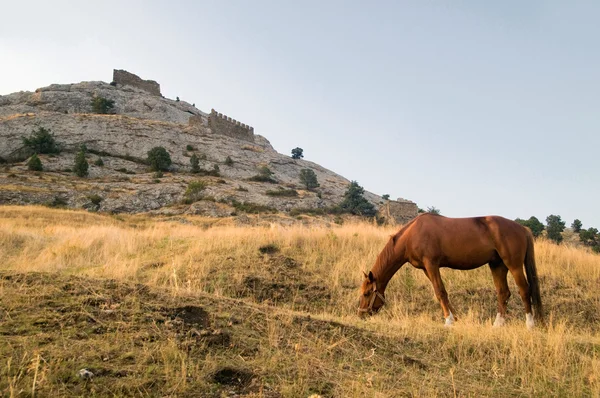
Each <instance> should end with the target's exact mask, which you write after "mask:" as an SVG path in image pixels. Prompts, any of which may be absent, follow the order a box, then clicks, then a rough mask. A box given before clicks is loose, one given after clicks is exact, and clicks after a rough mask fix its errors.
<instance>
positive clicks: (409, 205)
mask: <svg viewBox="0 0 600 398" xmlns="http://www.w3.org/2000/svg"><path fill="white" fill-rule="evenodd" d="M379 214H380V216H383V217H385V218H388V219H393V220H394V221H395V222H396V223H398V224H406V223H407V222H409V221H410V220H412V219H413V218H415V217H416V216H417V215H418V214H419V208H418V207H417V204H416V203H414V202H411V201H410V200H406V199H400V198H399V199H398V200H397V201H396V200H388V201H386V203H384V204H383V205H381V207H379Z"/></svg>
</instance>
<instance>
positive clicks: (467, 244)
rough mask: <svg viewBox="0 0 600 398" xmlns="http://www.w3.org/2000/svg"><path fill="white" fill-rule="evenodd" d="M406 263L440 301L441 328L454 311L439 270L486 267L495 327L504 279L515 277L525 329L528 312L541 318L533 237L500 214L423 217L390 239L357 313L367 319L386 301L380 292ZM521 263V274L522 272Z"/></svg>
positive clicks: (500, 318) (502, 311)
mask: <svg viewBox="0 0 600 398" xmlns="http://www.w3.org/2000/svg"><path fill="white" fill-rule="evenodd" d="M406 262H409V263H411V264H412V265H413V267H415V268H418V269H420V270H423V272H424V273H425V275H426V276H427V278H428V279H429V280H430V281H431V284H432V285H433V289H434V291H435V295H436V297H437V299H438V300H439V301H440V304H441V306H442V310H443V311H444V317H445V318H446V321H445V325H446V326H450V325H452V324H453V323H454V315H453V313H454V312H455V311H454V308H453V307H452V305H451V304H450V301H449V300H448V293H446V289H445V288H444V283H443V282H442V278H441V276H440V267H448V268H452V269H458V270H470V269H475V268H478V267H481V266H482V265H485V264H489V265H490V270H491V271H492V277H493V279H494V285H496V293H497V294H498V314H497V315H496V320H495V321H494V326H502V325H503V324H504V322H505V321H504V319H505V316H506V303H507V301H508V298H509V297H510V291H509V289H508V283H507V280H506V275H507V274H508V271H510V273H511V274H512V276H513V278H515V282H516V283H517V286H518V287H519V293H520V295H521V299H522V300H523V304H524V305H525V314H526V315H525V318H526V325H527V327H528V328H532V327H533V314H532V311H531V307H532V304H533V307H534V309H535V316H536V318H538V319H539V320H541V319H542V317H543V314H542V301H541V298H540V288H539V283H538V277H537V271H536V266H535V257H534V252H533V235H532V234H531V231H530V230H529V229H528V228H526V227H524V226H522V225H520V224H518V223H516V222H514V221H511V220H508V219H506V218H503V217H499V216H486V217H473V218H448V217H443V216H440V215H434V214H422V215H420V216H418V217H417V218H415V219H414V220H412V221H411V222H410V223H408V224H407V225H406V226H404V227H403V228H402V229H400V231H398V233H396V234H395V235H393V236H392V237H391V238H390V240H389V241H388V243H387V244H386V245H385V247H384V248H383V250H382V251H381V253H379V255H378V256H377V260H376V261H375V265H373V268H372V269H371V271H369V274H368V275H367V274H365V280H364V281H363V283H362V286H361V297H360V302H359V307H358V313H359V315H360V316H361V317H362V316H364V315H367V314H368V315H372V314H374V313H377V312H378V311H379V309H380V308H381V307H382V306H383V304H384V303H385V289H386V287H387V284H388V282H389V281H390V279H391V278H392V277H393V276H394V274H395V273H396V272H397V271H398V270H399V269H400V268H401V267H402V265H404V264H405V263H406ZM523 264H525V273H526V274H527V278H525V274H524V273H523Z"/></svg>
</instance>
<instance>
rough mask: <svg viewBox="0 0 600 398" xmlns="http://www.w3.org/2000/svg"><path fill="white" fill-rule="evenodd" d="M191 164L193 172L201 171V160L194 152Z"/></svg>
mask: <svg viewBox="0 0 600 398" xmlns="http://www.w3.org/2000/svg"><path fill="white" fill-rule="evenodd" d="M190 164H191V165H192V173H199V172H200V160H198V156H196V154H193V155H192V157H191V158H190Z"/></svg>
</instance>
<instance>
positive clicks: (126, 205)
mask: <svg viewBox="0 0 600 398" xmlns="http://www.w3.org/2000/svg"><path fill="white" fill-rule="evenodd" d="M98 97H99V98H105V99H108V100H111V101H113V102H114V107H113V108H112V109H111V111H110V114H95V113H93V108H92V100H93V99H94V98H98ZM40 126H41V127H44V128H46V129H50V130H51V131H52V133H53V134H54V136H55V138H56V141H57V142H59V143H60V145H61V147H62V152H61V153H60V154H58V155H41V156H40V157H41V159H42V163H43V165H44V172H43V173H39V174H33V173H28V172H27V167H26V165H25V160H26V158H27V157H28V156H29V155H30V153H28V151H27V148H24V145H23V137H28V136H30V135H31V133H32V132H33V131H34V130H35V129H36V128H38V127H40ZM82 144H85V145H86V146H87V148H88V150H89V153H88V162H89V164H90V175H89V177H88V178H76V177H75V176H74V175H73V173H72V172H70V170H69V169H70V168H72V165H73V156H74V152H75V151H76V150H78V148H80V146H81V145H82ZM155 146H162V147H164V148H166V149H167V151H168V152H169V153H170V156H171V159H172V161H173V165H172V167H171V170H170V172H169V173H165V175H164V177H162V178H161V179H160V180H159V179H156V178H155V176H154V175H153V173H151V172H149V171H148V170H147V166H146V165H144V164H143V163H142V162H140V160H141V159H145V158H146V155H147V152H148V151H149V150H150V149H151V148H153V147H155ZM189 148H192V149H189ZM193 154H196V156H197V157H198V158H199V159H200V167H201V168H202V169H203V170H213V169H214V167H215V165H216V166H217V167H218V169H219V174H220V175H219V176H218V177H210V176H205V177H199V176H198V175H194V174H191V173H190V157H191V156H192V155H193ZM228 157H229V158H230V159H231V161H232V162H225V161H226V159H227V158H228ZM98 159H102V163H103V165H100V166H99V165H96V164H95V163H96V162H97V161H98ZM0 160H3V161H4V162H6V163H5V165H4V168H3V170H2V172H0V203H46V202H49V201H50V202H51V201H56V200H59V201H61V202H65V203H66V204H67V205H69V206H73V207H90V208H96V209H100V210H102V211H112V212H145V211H164V212H203V213H205V214H209V215H216V216H222V215H228V214H229V213H231V212H232V211H234V210H233V208H232V207H231V206H230V204H231V203H234V202H240V203H241V202H249V203H255V204H259V205H262V206H267V207H270V208H273V209H277V210H279V211H290V210H292V209H294V208H313V209H318V208H325V207H329V206H332V205H335V204H337V203H339V202H340V201H341V200H342V197H343V194H344V192H345V190H346V188H347V185H348V184H349V181H348V180H347V179H346V178H344V177H342V176H340V175H338V174H336V173H334V172H332V171H330V170H327V169H325V168H323V167H321V166H319V165H318V164H315V163H313V162H310V161H306V160H294V159H291V158H290V157H289V156H286V155H282V154H280V153H278V152H276V151H275V150H274V149H273V147H272V146H271V145H270V144H269V141H268V140H267V139H265V138H264V137H262V136H260V135H256V134H254V128H253V127H251V126H249V125H247V124H245V123H242V122H239V121H236V120H234V119H232V118H231V117H228V116H226V115H223V114H221V113H218V112H216V111H215V110H212V111H211V112H210V113H204V112H202V111H200V110H198V109H196V108H195V107H194V106H193V105H191V104H189V103H187V102H185V101H178V100H177V101H175V100H171V99H167V98H164V97H162V96H161V95H160V86H159V85H158V83H156V82H154V81H151V80H142V79H141V78H139V77H138V76H136V75H133V74H130V73H129V72H125V71H117V70H115V75H114V81H113V82H112V83H110V84H108V83H104V82H82V83H76V84H53V85H50V86H48V87H43V88H39V89H37V90H36V91H35V92H33V93H32V92H19V93H13V94H9V95H5V96H0ZM261 166H267V167H268V168H269V169H270V170H271V171H273V172H274V175H273V178H274V179H275V180H276V181H278V184H271V183H264V182H253V181H250V180H249V178H250V177H252V176H254V175H256V174H257V172H258V169H259V168H260V167H261ZM306 168H308V169H311V170H313V171H314V172H315V173H316V175H317V178H318V181H319V183H320V185H321V186H320V187H319V188H318V190H316V191H315V192H310V191H305V190H302V189H301V187H300V183H299V174H300V170H302V169H306ZM199 179H200V180H205V182H206V185H207V187H206V189H205V190H204V191H203V193H202V196H203V198H204V199H205V200H204V201H203V202H209V203H195V204H193V205H191V206H174V207H173V205H175V204H178V203H181V201H182V198H183V195H184V192H185V190H186V188H187V185H188V183H189V182H190V181H196V180H199ZM282 188H283V189H296V190H297V191H298V192H299V194H298V196H295V197H282V196H271V195H267V191H277V190H281V189H282ZM365 196H366V197H367V199H368V200H370V201H371V202H373V203H374V204H376V205H378V206H380V205H382V204H384V202H385V204H386V206H384V211H383V214H384V215H385V216H387V217H388V218H390V217H391V218H395V219H396V220H397V221H400V222H405V221H407V220H409V219H410V218H412V217H414V216H416V211H417V207H416V205H415V204H414V203H412V202H410V201H389V202H386V201H383V200H382V199H381V197H379V196H377V195H375V194H372V193H369V192H367V193H366V194H365ZM92 197H95V198H98V197H100V198H101V201H100V203H99V204H98V203H92V202H91V199H90V198H92ZM97 201H98V199H96V202H97ZM390 204H391V205H390ZM167 206H171V207H168V208H167Z"/></svg>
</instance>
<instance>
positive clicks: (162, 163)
mask: <svg viewBox="0 0 600 398" xmlns="http://www.w3.org/2000/svg"><path fill="white" fill-rule="evenodd" d="M147 162H148V164H149V165H150V169H151V170H152V171H159V170H161V171H167V170H168V169H169V166H171V155H169V152H167V150H166V149H165V148H163V147H162V146H157V147H154V148H152V149H151V150H149V151H148V158H147Z"/></svg>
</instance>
